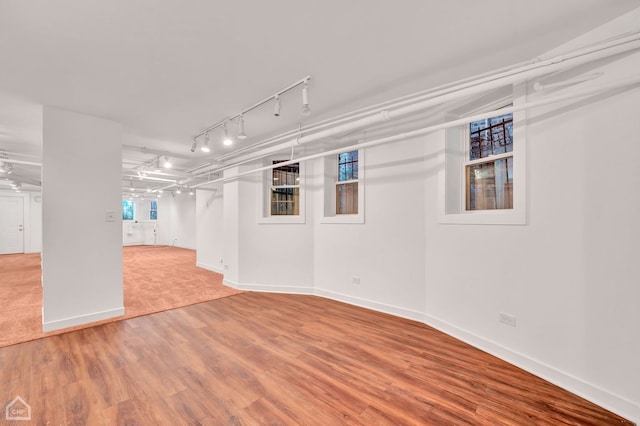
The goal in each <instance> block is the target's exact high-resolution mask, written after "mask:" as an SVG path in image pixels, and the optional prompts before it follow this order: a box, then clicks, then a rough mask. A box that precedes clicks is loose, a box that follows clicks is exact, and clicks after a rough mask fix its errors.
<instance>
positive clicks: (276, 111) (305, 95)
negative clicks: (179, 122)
mask: <svg viewBox="0 0 640 426" xmlns="http://www.w3.org/2000/svg"><path fill="white" fill-rule="evenodd" d="M309 80H311V76H310V75H308V76H306V77H305V78H303V79H300V80H298V81H296V82H295V83H293V84H291V85H289V86H287V87H285V88H284V89H282V90H279V91H277V92H275V93H274V94H273V95H271V96H269V97H267V98H264V99H263V100H261V101H259V102H257V103H255V104H253V105H252V106H250V107H249V108H246V109H244V110H242V111H240V112H239V113H237V114H235V115H233V116H231V117H227V118H225V119H223V120H220V121H219V122H217V123H216V124H214V125H212V126H209V127H207V128H206V129H204V130H202V131H201V132H200V133H197V134H195V135H193V137H192V139H193V144H192V145H191V152H193V151H195V149H196V146H197V138H199V137H200V136H203V135H204V136H206V134H207V133H209V132H211V131H212V130H214V129H217V128H218V127H224V132H225V138H224V140H223V142H224V144H225V145H227V146H228V145H231V144H233V139H231V138H230V137H229V131H228V129H227V123H228V122H229V121H233V120H235V119H238V136H237V137H238V139H246V138H247V133H246V132H245V130H244V115H245V114H246V113H248V112H249V111H252V110H254V109H256V108H258V107H260V106H262V105H264V104H266V103H268V102H271V101H275V104H274V106H273V115H274V116H276V117H279V116H280V111H281V107H282V104H281V99H280V97H281V96H282V95H283V94H285V93H287V92H288V91H290V90H292V89H294V88H296V87H298V86H300V85H302V111H301V112H302V114H303V115H309V114H310V113H311V109H310V108H309ZM201 149H202V150H203V151H205V149H204V146H203V147H202V148H201ZM205 152H208V151H205Z"/></svg>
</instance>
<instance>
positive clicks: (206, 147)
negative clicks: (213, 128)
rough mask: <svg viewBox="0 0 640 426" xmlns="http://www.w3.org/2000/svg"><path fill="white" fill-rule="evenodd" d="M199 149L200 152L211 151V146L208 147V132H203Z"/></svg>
mask: <svg viewBox="0 0 640 426" xmlns="http://www.w3.org/2000/svg"><path fill="white" fill-rule="evenodd" d="M200 151H202V152H211V148H210V147H209V132H206V133H205V134H204V143H203V144H202V146H201V147H200Z"/></svg>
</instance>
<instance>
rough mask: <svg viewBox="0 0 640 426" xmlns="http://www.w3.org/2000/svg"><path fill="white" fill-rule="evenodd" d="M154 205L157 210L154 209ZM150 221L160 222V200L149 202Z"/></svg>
mask: <svg viewBox="0 0 640 426" xmlns="http://www.w3.org/2000/svg"><path fill="white" fill-rule="evenodd" d="M154 204H155V205H156V208H155V209H154V208H153V205H154ZM154 212H155V214H156V217H155V219H154V218H153V217H152V216H153V213H154ZM149 220H158V200H151V201H149Z"/></svg>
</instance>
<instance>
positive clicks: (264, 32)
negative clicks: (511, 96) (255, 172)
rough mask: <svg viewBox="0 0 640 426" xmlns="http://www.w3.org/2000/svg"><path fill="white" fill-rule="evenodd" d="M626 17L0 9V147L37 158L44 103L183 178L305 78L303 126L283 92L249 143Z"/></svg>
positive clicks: (338, 8)
mask: <svg viewBox="0 0 640 426" xmlns="http://www.w3.org/2000/svg"><path fill="white" fill-rule="evenodd" d="M637 7H640V0H615V1H614V0H609V1H606V0H562V1H558V0H537V1H535V2H531V1H529V2H525V1H513V0H484V1H474V0H448V1H442V0H440V1H433V0H398V1H390V0H387V1H382V0H375V1H374V0H349V1H345V0H324V1H315V2H312V1H309V0H272V1H269V2H266V1H258V0H254V1H248V0H236V1H229V2H217V1H216V2H213V1H207V0H199V1H196V0H192V1H188V2H181V1H177V0H176V1H173V0H162V1H159V0H139V1H131V0H109V1H99V0H57V1H50V0H28V1H24V0H0V58H1V61H0V64H1V65H0V150H6V151H10V152H16V153H24V154H28V155H33V156H35V157H22V158H25V159H27V158H29V159H31V160H33V159H34V158H37V156H39V155H40V145H41V142H42V141H41V120H42V119H41V110H40V106H41V105H51V106H56V107H60V108H64V109H69V110H73V111H77V112H82V113H86V114H90V115H95V116H99V117H104V118H108V119H111V120H115V121H118V122H120V123H122V124H123V126H124V128H125V132H126V135H125V140H124V144H126V145H133V146H138V147H146V148H149V149H150V150H154V152H155V151H158V152H159V151H166V152H169V153H173V154H179V155H180V156H182V157H183V158H182V159H178V160H179V168H182V169H188V168H189V167H192V166H194V165H196V164H200V163H202V162H203V161H204V160H205V159H207V158H205V157H204V156H203V154H202V153H200V152H196V153H193V154H192V153H191V152H190V151H189V148H190V146H191V136H192V135H194V134H196V133H198V132H199V131H201V130H202V129H204V128H206V127H208V126H210V125H212V124H214V123H216V122H218V121H220V120H222V119H224V118H225V117H228V116H232V115H234V114H236V113H237V112H239V111H240V110H242V109H245V108H247V107H248V106H250V105H252V104H254V103H256V102H257V101H259V100H261V99H263V98H266V97H268V96H271V95H272V94H274V93H275V92H276V91H278V90H280V89H282V88H283V87H286V86H288V85H289V84H291V83H293V82H294V81H296V80H299V79H301V78H303V77H304V76H306V75H311V76H312V80H311V81H310V85H309V97H310V104H311V108H312V111H313V113H312V115H311V116H310V117H302V116H301V115H300V114H299V108H300V98H299V96H300V95H299V91H291V92H289V93H288V94H287V95H285V96H283V108H282V116H281V117H278V118H275V117H273V115H272V114H271V110H270V107H267V106H265V107H264V108H259V109H258V110H255V111H253V112H251V113H249V114H247V116H246V130H247V133H248V134H249V136H250V137H249V138H248V139H247V140H246V141H245V142H244V143H245V144H251V143H255V142H257V141H259V140H261V139H262V138H264V137H266V136H268V135H270V134H274V133H276V132H280V131H283V130H288V129H290V128H292V127H294V126H297V125H298V124H299V123H301V122H302V120H303V119H304V123H311V122H314V121H317V120H319V119H321V118H326V117H328V116H332V115H334V114H337V113H341V112H346V111H350V110H352V109H354V108H357V107H362V106H365V105H368V104H371V103H374V102H379V101H383V100H387V99H391V98H394V97H397V96H400V95H404V94H408V93H411V92H414V91H417V90H422V89H426V88H429V87H432V86H434V85H436V84H440V83H444V82H448V81H453V80H457V79H459V78H463V77H466V76H471V75H475V74H478V73H480V72H484V71H487V70H490V69H494V68H498V67H501V66H504V65H508V64H512V63H516V62H519V61H522V60H526V59H530V58H532V57H535V56H537V55H538V54H540V53H543V52H544V51H546V50H549V49H550V48H552V47H555V46H557V45H559V44H561V43H563V42H565V41H567V40H569V39H571V38H573V37H575V36H577V35H579V34H582V33H584V32H586V31H588V30H589V29H591V28H593V27H595V26H597V25H599V24H602V23H604V22H606V21H609V20H611V19H613V18H615V17H617V16H619V15H621V14H623V13H626V12H628V11H630V10H632V9H635V8H637ZM212 142H213V138H212ZM224 149H227V150H228V149H230V148H222V147H220V146H217V147H216V148H215V149H214V152H212V153H211V154H210V155H209V157H208V158H209V159H213V158H215V157H216V155H219V154H220V153H221V152H224V151H223V150H224ZM231 149H233V148H231ZM123 155H124V158H125V160H128V161H133V162H135V161H144V160H148V159H150V158H152V157H153V155H154V154H153V153H150V152H147V153H143V152H137V153H136V152H135V151H130V150H125V152H124V154H123ZM14 158H18V157H14ZM16 168H17V169H18V168H19V170H18V172H20V173H21V174H22V175H23V176H25V177H26V176H30V177H33V176H35V175H36V174H37V172H38V170H37V168H34V167H31V166H19V165H16Z"/></svg>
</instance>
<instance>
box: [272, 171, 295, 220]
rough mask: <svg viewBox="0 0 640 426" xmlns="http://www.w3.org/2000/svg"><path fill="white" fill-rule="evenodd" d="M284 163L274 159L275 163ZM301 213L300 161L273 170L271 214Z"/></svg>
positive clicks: (293, 214) (287, 214) (292, 214)
mask: <svg viewBox="0 0 640 426" xmlns="http://www.w3.org/2000/svg"><path fill="white" fill-rule="evenodd" d="M278 163H282V161H274V162H273V164H278ZM298 215H300V163H294V164H289V165H287V166H282V167H277V168H275V169H273V170H272V171H271V216H298Z"/></svg>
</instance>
